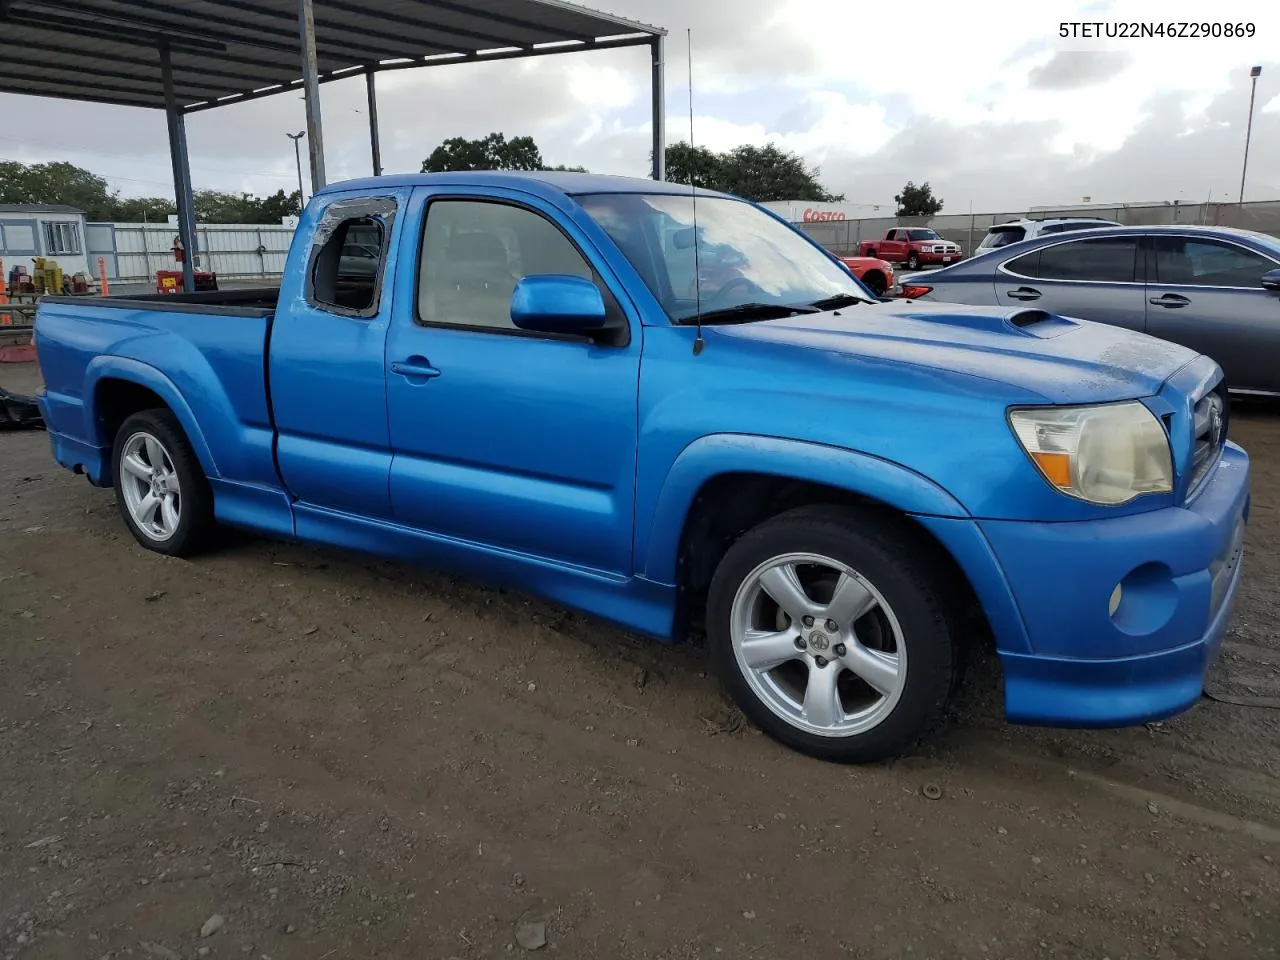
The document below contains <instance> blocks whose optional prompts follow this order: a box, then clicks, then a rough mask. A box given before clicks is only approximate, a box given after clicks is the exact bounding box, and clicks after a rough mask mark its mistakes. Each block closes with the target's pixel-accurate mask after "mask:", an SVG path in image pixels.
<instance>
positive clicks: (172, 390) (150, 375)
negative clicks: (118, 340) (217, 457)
mask: <svg viewBox="0 0 1280 960" xmlns="http://www.w3.org/2000/svg"><path fill="white" fill-rule="evenodd" d="M108 379H114V380H125V381H127V382H129V383H136V384H137V385H138V386H140V387H146V388H147V389H148V390H150V391H152V392H153V393H155V394H156V395H157V396H159V397H160V399H161V400H163V401H164V402H165V403H166V404H167V405H168V407H169V409H170V410H172V411H173V413H174V416H176V417H177V418H178V422H179V423H181V424H182V429H183V431H184V432H185V433H186V435H187V439H188V440H189V441H191V447H192V449H193V450H194V451H195V454H196V457H197V459H199V461H200V466H201V467H203V468H204V472H205V475H206V476H208V477H210V478H217V477H219V476H220V474H219V473H218V466H217V464H216V463H215V462H214V459H213V453H212V451H211V450H210V449H209V443H208V441H207V440H206V439H205V435H204V431H203V430H202V429H201V428H200V424H199V422H198V421H197V420H196V416H195V414H194V413H193V412H192V410H191V406H190V404H188V403H187V400H186V398H185V397H184V396H183V395H182V393H181V391H179V390H178V388H177V386H176V385H175V384H174V383H173V381H172V380H170V379H169V378H168V377H167V376H165V375H164V374H163V373H161V372H160V371H159V370H158V369H156V368H155V367H153V366H151V365H150V364H147V363H143V362H142V361H140V360H132V359H130V358H128V357H117V356H105V355H104V356H98V357H94V358H93V359H92V360H91V361H89V365H88V367H87V368H86V370H85V382H84V393H83V394H82V396H83V397H84V418H85V423H84V436H86V437H93V438H95V439H97V440H98V442H99V444H100V445H101V446H102V447H103V448H104V449H105V448H108V447H110V445H111V443H112V442H113V441H114V438H113V437H103V436H102V435H101V427H100V422H99V419H98V385H99V384H100V383H101V382H102V381H103V380H108ZM110 461H111V458H110V457H109V456H107V457H103V458H102V465H101V468H100V471H101V476H98V477H91V478H90V479H92V480H93V481H94V483H97V484H99V485H102V486H105V485H107V484H110V483H111V482H112V477H111V463H110Z"/></svg>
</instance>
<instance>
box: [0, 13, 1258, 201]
mask: <svg viewBox="0 0 1280 960" xmlns="http://www.w3.org/2000/svg"><path fill="white" fill-rule="evenodd" d="M586 5H588V6H598V7H604V8H607V9H609V10H610V11H611V12H613V13H616V14H619V15H622V16H626V17H630V18H633V19H636V20H641V21H644V22H647V23H653V24H657V25H660V26H664V27H666V28H667V29H668V30H669V31H670V36H669V38H668V41H667V58H668V66H667V94H666V95H667V112H668V140H669V141H675V140H678V139H685V138H687V136H688V99H687V97H688V83H687V80H686V67H685V63H686V60H685V57H686V50H687V44H686V29H691V30H692V36H693V77H694V83H693V87H694V121H693V131H694V137H695V140H696V142H698V143H699V144H702V145H706V146H708V147H712V148H714V149H717V150H722V149H728V148H730V147H733V146H736V145H738V144H742V143H756V144H763V143H766V142H769V141H773V142H775V143H777V144H779V145H780V146H783V147H785V148H787V149H789V150H793V151H796V152H798V153H800V154H802V155H803V156H804V157H805V158H806V159H807V160H808V161H809V162H810V163H811V164H814V165H816V166H817V167H819V168H820V170H821V179H822V181H823V182H824V184H825V185H826V186H827V187H828V188H829V189H832V190H835V191H838V192H843V193H845V194H846V195H847V196H848V198H849V200H850V201H852V202H857V203H868V204H871V203H885V204H888V203H891V198H892V196H893V194H894V193H896V192H898V190H899V189H900V188H901V186H902V184H903V183H904V182H905V181H906V180H907V179H913V180H915V181H916V182H921V181H929V182H930V183H931V184H932V185H933V187H934V189H935V193H937V194H938V195H940V196H941V197H942V198H943V199H944V200H945V203H946V206H945V209H946V211H947V212H952V213H963V212H967V211H968V210H969V209H970V204H972V209H973V210H974V211H976V212H983V211H1009V210H1016V209H1020V208H1023V207H1026V206H1028V205H1032V204H1050V203H1068V202H1076V201H1078V200H1079V199H1080V198H1081V197H1082V196H1090V197H1092V199H1093V200H1094V201H1117V202H1119V201H1150V200H1176V199H1181V200H1183V201H1184V202H1200V201H1203V200H1204V199H1206V197H1207V196H1209V195H1210V194H1212V196H1213V198H1214V199H1215V200H1226V199H1235V198H1236V196H1237V195H1238V192H1239V186H1240V165H1241V158H1242V153H1243V148H1244V139H1245V122H1246V118H1247V114H1248V105H1249V84H1250V81H1249V68H1250V66H1251V65H1253V64H1261V65H1262V66H1263V72H1262V77H1261V79H1260V80H1259V83H1258V93H1257V105H1256V108H1255V114H1254V123H1253V141H1252V147H1251V149H1250V161H1249V171H1250V174H1249V180H1248V186H1247V190H1246V199H1254V200H1264V199H1265V200H1275V199H1280V5H1275V4H1272V3H1268V2H1264V0H1220V2H1218V3H1216V4H1206V3H1204V2H1203V0H1194V2H1193V0H1158V2H1157V0H1114V2H1106V0H1103V2H1099V0H1093V2H1079V0H1057V2H1055V3H1054V4H1053V5H1052V6H1050V5H1049V4H1043V5H1042V6H1041V8H1040V9H1041V11H1042V12H1035V10H1036V8H1035V6H1034V5H1033V4H1029V3H1025V2H1014V0H968V2H962V3H957V2H955V0H946V2H943V0H914V2H913V3H910V4H878V3H870V4H868V3H850V2H848V0H598V2H594V3H593V2H592V0H588V2H587V4H586ZM1273 7H1274V9H1275V10H1276V12H1271V9H1272V8H1273ZM1209 17H1213V18H1216V19H1219V20H1222V21H1231V22H1233V23H1240V22H1252V23H1254V24H1256V30H1255V36H1254V37H1253V38H1252V39H1245V40H1239V39H1222V40H1205V39H1188V40H1177V39H1172V40H1171V39H1142V40H1138V41H1131V42H1118V43H1115V44H1112V45H1111V46H1107V45H1105V44H1099V43H1097V42H1087V43H1085V42H1074V43H1072V42H1065V41H1062V40H1060V39H1059V36H1058V32H1059V30H1058V27H1059V23H1060V22H1062V21H1120V20H1123V21H1134V20H1143V21H1148V20H1160V21H1165V22H1168V21H1179V20H1190V21H1204V20H1205V19H1206V18H1209ZM378 82H379V93H380V96H379V116H380V119H381V122H382V138H383V164H384V167H385V168H386V169H387V170H388V171H391V172H394V171H410V170H417V169H418V168H419V165H420V164H421V161H422V159H423V158H424V157H425V156H426V155H427V154H429V153H430V152H431V149H432V148H433V147H434V146H435V145H436V144H437V143H439V142H440V141H441V140H442V139H444V138H446V137H451V136H458V135H461V136H466V137H478V136H483V135H484V134H486V133H488V132H490V131H493V130H499V131H502V132H504V133H506V134H507V135H508V136H515V135H519V134H529V135H532V136H533V137H534V138H535V140H536V141H537V142H538V144H539V145H540V146H541V148H542V151H543V155H544V156H545V157H546V159H547V160H548V161H550V162H552V163H567V164H580V165H582V166H585V167H587V168H588V169H590V170H592V171H598V172H605V173H622V174H636V175H645V174H646V173H647V172H648V149H649V70H648V51H647V50H646V49H643V48H639V49H624V50H614V51H601V52H596V53H581V54H566V55H564V56H553V57H541V58H536V59H533V60H529V61H524V62H521V61H505V62H495V63H490V64H464V65H455V66H442V67H430V68H425V69H421V70H413V71H398V72H392V73H388V74H384V75H383V76H381V77H380V78H379V81H378ZM321 91H322V93H321V98H322V109H323V114H324V119H325V141H326V147H327V150H326V160H327V164H328V172H329V178H330V180H336V179H340V178H345V177H349V176H364V175H367V174H368V173H369V151H368V146H367V137H366V133H365V131H366V126H365V124H366V117H365V112H364V111H365V103H364V97H365V93H364V82H363V79H362V78H359V77H357V78H355V79H351V80H344V81H338V82H335V83H331V84H326V85H324V86H323V87H322V88H321ZM0 116H3V117H4V118H5V124H4V127H3V129H0V157H4V158H7V159H15V160H22V161H26V162H32V161H42V160H61V159H65V160H70V161H72V162H74V163H77V164H79V165H81V166H85V167H88V168H90V169H92V170H94V171H96V172H99V173H101V174H103V175H104V176H106V177H107V178H108V179H109V180H110V181H111V182H112V184H113V185H114V186H116V187H118V188H119V190H120V191H121V193H122V194H125V195H163V194H168V195H170V196H171V195H172V186H171V183H170V173H169V163H168V153H167V148H166V140H165V131H164V119H163V116H162V115H161V114H159V113H158V112H152V111H147V110H136V109H127V108H113V107H101V106H89V105H84V104H75V103H68V102H64V101H56V100H38V99H33V98H22V97H14V96H9V95H5V94H0ZM303 126H304V121H303V104H302V100H301V98H300V97H299V95H298V94H296V93H289V94H283V95H281V96H278V97H273V98H268V99H264V100H259V101H255V102H250V103H245V104H240V105H235V106H228V107H225V108H222V109H219V110H213V111H208V112H204V113H200V114H196V115H194V116H192V117H191V118H190V119H189V120H188V131H189V136H190V148H191V160H192V169H193V179H194V181H195V185H196V187H197V188H213V189H221V190H246V191H252V192H256V193H264V192H274V191H275V190H276V189H278V188H281V187H283V188H286V189H291V188H292V185H293V184H294V183H295V182H296V175H295V173H294V162H293V148H292V145H291V143H290V142H289V141H288V140H287V139H286V138H285V133H286V132H287V131H294V132H296V131H298V130H301V129H302V128H303ZM28 134H29V135H28ZM304 163H305V156H304ZM308 189H309V188H308Z"/></svg>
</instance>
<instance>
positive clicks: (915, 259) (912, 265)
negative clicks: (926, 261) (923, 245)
mask: <svg viewBox="0 0 1280 960" xmlns="http://www.w3.org/2000/svg"><path fill="white" fill-rule="evenodd" d="M907 269H908V270H919V269H920V254H918V253H916V252H914V251H912V253H911V254H910V255H909V256H908V257H907Z"/></svg>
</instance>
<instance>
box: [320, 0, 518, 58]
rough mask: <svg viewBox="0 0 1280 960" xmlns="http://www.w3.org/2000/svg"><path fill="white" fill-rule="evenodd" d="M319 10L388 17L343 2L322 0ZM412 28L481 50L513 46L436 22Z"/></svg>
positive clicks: (483, 34) (424, 21)
mask: <svg viewBox="0 0 1280 960" xmlns="http://www.w3.org/2000/svg"><path fill="white" fill-rule="evenodd" d="M320 9H321V10H322V11H323V10H325V9H330V10H341V11H343V12H344V13H355V14H359V15H360V16H362V17H372V18H374V19H377V20H382V21H383V22H384V23H385V22H387V21H388V20H389V18H388V17H383V16H379V15H378V14H377V13H374V12H371V11H369V10H366V9H365V8H364V7H361V6H360V4H358V3H346V2H344V0H323V3H322V5H321V8H320ZM484 19H486V20H494V21H499V20H501V19H502V18H500V17H491V16H488V15H487V14H486V15H485V16H484ZM412 26H414V27H416V28H419V29H421V30H424V31H427V32H430V33H440V34H452V35H453V36H455V37H463V38H465V39H466V40H468V41H471V42H473V43H479V44H481V46H480V48H479V49H481V50H483V49H484V48H485V47H486V46H506V45H512V46H514V45H515V44H514V43H513V42H512V41H509V40H507V39H506V38H503V37H495V36H494V35H493V34H486V33H478V32H476V31H475V30H466V29H462V28H459V27H449V26H445V25H444V24H442V23H439V22H438V21H429V20H421V19H418V20H415V21H414V22H413V24H412ZM365 32H368V31H365ZM369 35H370V36H374V34H372V33H371V34H369ZM400 42H401V43H404V42H405V37H404V36H403V35H402V36H401V37H400ZM446 51H448V52H452V51H451V50H448V48H442V49H441V51H440V52H441V53H444V52H446ZM423 52H425V51H423Z"/></svg>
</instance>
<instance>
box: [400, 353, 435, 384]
mask: <svg viewBox="0 0 1280 960" xmlns="http://www.w3.org/2000/svg"><path fill="white" fill-rule="evenodd" d="M391 372H392V373H394V374H398V375H399V376H402V377H405V378H406V379H408V380H430V379H432V378H433V377H438V376H440V371H439V370H437V369H436V368H435V367H433V366H432V365H431V361H430V360H428V359H427V358H426V357H416V356H415V357H409V358H408V359H407V360H397V361H395V362H394V363H392V364H391Z"/></svg>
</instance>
